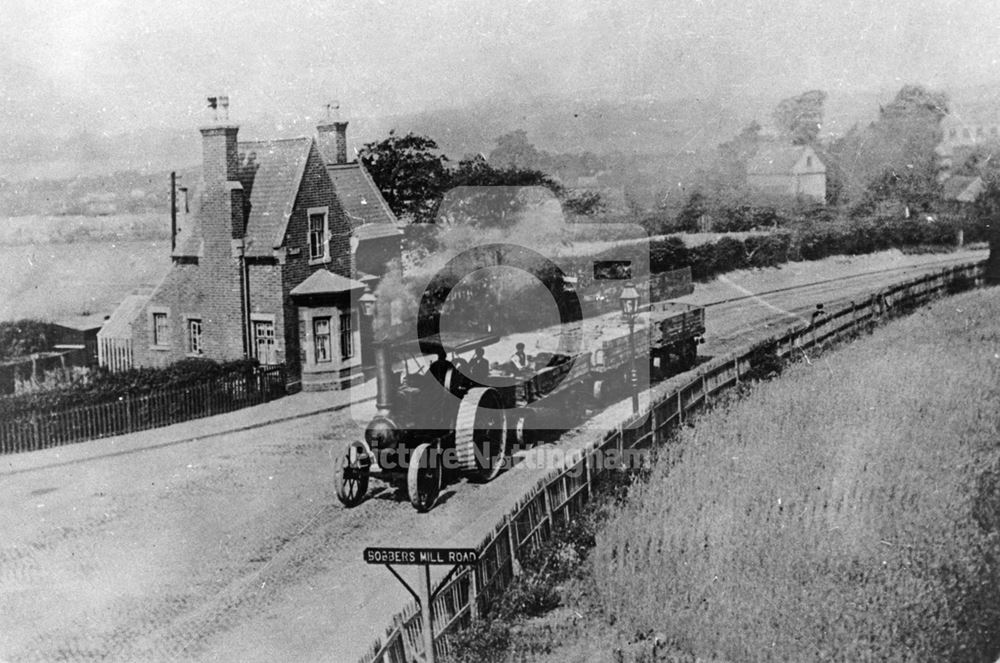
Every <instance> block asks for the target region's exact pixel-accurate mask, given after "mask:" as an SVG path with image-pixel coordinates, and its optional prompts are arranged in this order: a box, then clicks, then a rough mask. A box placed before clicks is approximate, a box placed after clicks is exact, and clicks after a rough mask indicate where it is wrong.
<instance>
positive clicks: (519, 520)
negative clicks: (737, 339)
mask: <svg viewBox="0 0 1000 663" xmlns="http://www.w3.org/2000/svg"><path fill="white" fill-rule="evenodd" d="M985 265H986V263H985V262H981V263H974V264H967V265H961V266H958V267H952V268H949V269H946V270H943V271H940V272H936V273H933V274H929V275H925V276H922V277H919V278H916V279H912V280H909V281H905V282H903V283H899V284H897V285H894V286H890V287H888V288H885V289H883V290H881V291H879V292H877V293H875V294H873V295H871V296H869V297H867V298H865V300H864V301H859V302H851V303H850V304H848V305H846V306H842V307H840V308H839V309H838V310H835V311H831V312H827V313H826V314H824V315H822V316H817V317H816V318H815V319H814V320H813V321H811V322H810V323H808V324H799V325H797V326H795V327H793V328H791V329H790V330H788V331H786V332H785V333H782V334H780V335H776V336H773V337H771V338H767V339H764V340H762V341H760V342H757V343H754V344H753V345H752V346H750V347H748V348H745V349H741V350H738V351H735V352H733V353H730V354H729V355H725V356H721V357H717V358H715V359H712V360H711V361H709V362H707V363H705V364H703V365H702V366H700V367H699V368H698V369H696V370H694V371H692V372H691V373H690V374H689V376H686V377H687V380H686V382H684V383H682V384H681V385H680V386H679V387H675V388H672V389H669V390H667V391H665V392H664V393H660V394H657V395H656V396H655V397H654V398H653V399H652V400H651V402H650V403H649V404H648V406H646V407H645V408H644V410H643V411H641V412H640V413H639V414H638V415H635V416H632V417H629V419H627V420H626V421H624V422H622V423H621V424H620V425H619V426H617V427H616V428H615V429H613V430H610V431H607V432H604V433H595V434H594V439H592V440H591V441H590V442H589V443H588V445H587V446H586V448H584V449H580V450H578V451H577V452H575V453H570V454H568V455H567V459H566V462H565V463H564V464H563V466H562V467H560V468H556V469H554V470H553V471H552V472H551V473H550V474H549V475H548V476H546V477H544V478H543V479H541V480H540V481H539V482H538V484H537V485H536V486H535V487H534V488H533V489H532V490H530V491H528V493H527V494H526V495H525V496H524V497H523V498H522V499H521V500H520V502H519V503H518V504H517V505H516V506H515V507H514V508H513V509H512V510H511V511H510V512H509V513H508V514H507V515H506V516H505V517H504V518H503V520H502V521H501V522H500V523H498V524H497V526H496V528H495V529H494V531H493V532H492V533H491V534H490V535H488V536H487V537H486V538H485V539H484V540H483V541H482V542H481V543H480V545H479V546H478V548H477V549H478V550H479V564H478V565H477V566H475V567H463V569H462V570H461V571H459V572H458V573H456V574H453V575H452V576H450V577H448V578H446V579H445V581H444V584H443V585H442V586H441V587H440V593H439V595H438V596H437V598H436V599H435V600H434V603H433V605H432V606H431V607H432V610H433V615H434V651H435V654H436V655H437V656H443V655H446V654H447V653H448V651H449V648H450V647H449V642H448V635H449V634H450V633H453V632H454V631H455V630H456V629H457V628H459V627H461V626H464V625H467V624H468V623H469V622H470V620H471V619H474V618H475V617H476V616H477V615H478V614H479V613H480V612H481V611H482V610H483V609H484V608H485V607H486V606H487V605H489V604H490V603H491V602H492V601H493V600H494V599H496V597H497V596H498V595H500V594H501V593H502V592H503V591H504V589H506V587H507V585H509V584H510V582H511V581H512V580H513V578H514V576H515V574H516V572H517V571H516V569H517V562H516V560H517V559H518V558H522V557H523V556H525V555H526V554H529V553H530V552H531V551H532V550H533V549H534V548H535V547H536V546H538V545H539V544H541V543H542V542H544V541H545V540H546V539H548V538H549V536H550V535H551V533H552V531H553V529H554V528H556V527H558V526H559V525H560V524H561V523H564V522H566V521H567V520H569V519H570V518H572V517H573V515H574V514H576V513H580V512H581V510H582V509H583V508H585V503H586V500H587V498H588V497H589V496H590V490H591V483H592V482H593V481H594V479H595V478H596V477H598V476H599V475H600V474H601V473H602V472H605V471H607V470H608V469H609V464H607V463H604V462H599V459H601V458H605V457H607V455H608V454H609V452H611V451H612V450H613V451H614V452H615V453H616V454H618V455H619V457H621V455H622V454H623V452H625V451H627V450H630V449H638V448H643V447H648V446H650V445H653V444H658V443H661V442H664V441H665V440H667V439H668V438H669V436H670V434H671V433H672V431H673V430H674V429H675V428H676V427H677V426H678V425H679V424H680V423H681V422H682V421H683V420H684V418H686V417H687V416H688V414H689V413H691V412H693V411H694V410H696V409H697V408H699V407H701V406H702V405H703V404H704V403H705V402H706V401H708V400H710V399H711V398H712V397H713V396H715V395H717V394H719V393H721V392H722V391H725V390H726V389H728V388H730V387H732V386H734V385H736V384H738V383H739V381H740V380H741V378H743V377H744V376H746V375H747V373H748V372H749V371H750V370H751V369H752V368H753V362H754V361H755V358H756V357H758V356H760V354H761V353H766V354H772V353H773V354H777V356H779V357H782V358H791V357H794V356H797V355H801V354H804V353H805V352H806V351H807V350H809V349H810V348H812V347H814V346H822V345H823V344H825V343H827V342H831V341H834V340H837V339H839V338H843V337H845V336H848V335H850V334H852V333H854V332H856V331H858V330H861V329H864V328H866V327H868V326H870V325H874V324H876V323H878V322H879V321H880V320H882V319H885V318H886V317H888V315H890V314H896V313H904V312H907V311H911V310H913V309H915V308H917V307H919V306H921V305H923V304H926V303H927V302H929V301H930V300H932V299H934V298H935V297H938V296H940V295H942V294H945V293H947V292H950V291H952V289H953V288H955V287H957V286H966V285H979V284H981V283H982V280H983V277H984V273H985ZM654 389H655V388H654ZM422 628H423V624H422V620H421V616H420V609H419V607H418V606H417V605H416V604H415V603H410V604H409V605H407V606H406V608H405V609H404V610H403V611H402V612H400V613H399V614H397V615H395V616H394V617H393V618H392V624H391V625H390V626H389V627H388V629H387V630H386V633H385V636H384V638H382V639H380V640H376V641H375V642H374V643H373V644H372V645H371V647H369V650H368V652H367V653H366V654H365V655H364V656H362V657H361V659H360V663H410V662H412V661H417V660H421V659H422V658H423V652H424V644H423V637H422Z"/></svg>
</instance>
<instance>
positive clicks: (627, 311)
mask: <svg viewBox="0 0 1000 663" xmlns="http://www.w3.org/2000/svg"><path fill="white" fill-rule="evenodd" d="M618 301H619V302H621V305H622V315H624V316H625V320H627V321H628V345H629V351H630V358H631V365H632V371H631V373H632V375H631V389H632V414H638V413H639V393H638V391H637V387H638V385H637V379H636V374H635V319H636V316H638V315H639V292H638V291H637V290H636V289H635V284H633V283H632V282H631V281H629V282H628V283H626V284H625V287H624V288H622V294H621V295H619V297H618Z"/></svg>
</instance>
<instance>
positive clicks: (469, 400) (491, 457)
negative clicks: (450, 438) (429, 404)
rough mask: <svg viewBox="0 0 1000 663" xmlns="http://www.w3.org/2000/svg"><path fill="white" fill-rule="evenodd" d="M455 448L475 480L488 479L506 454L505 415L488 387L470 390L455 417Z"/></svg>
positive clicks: (501, 404)
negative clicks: (470, 469)
mask: <svg viewBox="0 0 1000 663" xmlns="http://www.w3.org/2000/svg"><path fill="white" fill-rule="evenodd" d="M455 450H456V451H457V455H458V458H459V460H460V461H461V462H462V464H463V466H465V467H466V468H469V467H470V466H471V468H472V475H471V478H472V479H473V480H475V481H482V482H486V481H491V480H493V479H494V478H495V477H496V476H497V475H498V474H500V471H501V470H502V469H503V465H504V457H505V456H506V455H507V416H506V413H505V412H504V409H503V402H502V401H501V400H500V394H498V393H497V392H496V390H494V389H490V388H488V387H477V388H475V389H470V390H469V393H467V394H466V395H465V398H463V399H462V402H461V403H460V404H459V406H458V415H457V416H456V417H455Z"/></svg>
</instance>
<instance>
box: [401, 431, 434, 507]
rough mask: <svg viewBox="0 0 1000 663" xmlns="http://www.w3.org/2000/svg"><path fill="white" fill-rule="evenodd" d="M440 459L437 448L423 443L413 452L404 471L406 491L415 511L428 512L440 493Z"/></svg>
mask: <svg viewBox="0 0 1000 663" xmlns="http://www.w3.org/2000/svg"><path fill="white" fill-rule="evenodd" d="M440 460H441V457H440V454H438V453H437V447H433V446H431V445H430V444H427V443H424V444H421V445H420V446H418V447H417V448H416V449H414V450H413V455H412V456H411V457H410V467H409V468H407V470H406V491H407V493H408V494H409V497H410V504H412V505H413V508H414V509H416V510H417V511H419V512H421V513H424V512H425V511H430V509H431V507H432V506H434V502H435V501H436V500H437V498H438V494H439V493H440V492H441V474H442V470H441V462H440Z"/></svg>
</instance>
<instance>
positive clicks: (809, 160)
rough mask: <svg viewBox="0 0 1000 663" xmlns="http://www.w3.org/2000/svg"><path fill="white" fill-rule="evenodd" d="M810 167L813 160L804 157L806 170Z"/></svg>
mask: <svg viewBox="0 0 1000 663" xmlns="http://www.w3.org/2000/svg"><path fill="white" fill-rule="evenodd" d="M812 165H813V158H812V157H806V168H812Z"/></svg>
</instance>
